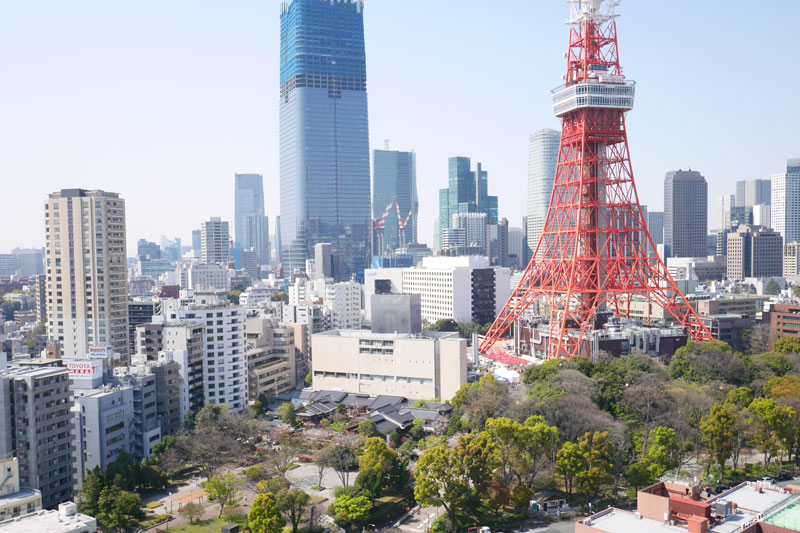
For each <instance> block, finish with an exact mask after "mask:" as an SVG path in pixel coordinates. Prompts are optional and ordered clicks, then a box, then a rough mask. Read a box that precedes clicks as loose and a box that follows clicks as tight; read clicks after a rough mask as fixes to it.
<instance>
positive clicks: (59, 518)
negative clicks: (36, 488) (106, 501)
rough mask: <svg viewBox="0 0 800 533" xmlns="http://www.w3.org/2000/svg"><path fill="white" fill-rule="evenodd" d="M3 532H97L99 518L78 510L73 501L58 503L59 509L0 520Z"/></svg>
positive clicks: (0, 528)
mask: <svg viewBox="0 0 800 533" xmlns="http://www.w3.org/2000/svg"><path fill="white" fill-rule="evenodd" d="M0 531H2V532H3V533H33V532H40V531H41V532H47V533H95V532H96V531H97V520H96V519H94V518H92V517H91V516H87V515H85V514H81V513H79V512H78V506H77V505H76V504H75V503H73V502H64V503H61V504H59V505H58V510H57V511H37V512H35V513H32V514H29V515H25V516H20V517H17V518H12V519H11V520H6V521H4V522H0Z"/></svg>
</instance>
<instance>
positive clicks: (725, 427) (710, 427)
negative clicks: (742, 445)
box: [700, 404, 736, 480]
mask: <svg viewBox="0 0 800 533" xmlns="http://www.w3.org/2000/svg"><path fill="white" fill-rule="evenodd" d="M735 423H736V420H735V418H734V416H733V413H731V412H730V410H728V408H726V407H723V406H722V405H719V404H717V405H714V406H713V407H712V408H711V413H710V414H709V416H707V417H703V419H702V421H701V422H700V431H701V432H702V435H703V437H702V442H703V447H704V448H705V450H706V452H707V453H708V455H709V464H710V463H711V462H712V460H713V461H714V462H716V463H717V464H718V465H719V479H720V480H722V479H723V477H724V476H725V461H727V460H728V459H730V457H731V455H732V454H733V446H734V425H735Z"/></svg>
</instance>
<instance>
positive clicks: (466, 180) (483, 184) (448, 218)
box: [439, 157, 497, 246]
mask: <svg viewBox="0 0 800 533" xmlns="http://www.w3.org/2000/svg"><path fill="white" fill-rule="evenodd" d="M471 165H472V162H471V161H470V159H469V158H468V157H451V158H450V159H449V160H448V162H447V171H448V176H447V189H440V190H439V246H442V233H443V232H444V230H446V229H450V228H451V227H452V225H453V221H452V218H453V215H454V214H457V213H486V223H487V224H497V196H489V174H488V172H487V171H485V170H483V169H482V168H481V164H480V163H478V165H477V168H476V170H470V167H471Z"/></svg>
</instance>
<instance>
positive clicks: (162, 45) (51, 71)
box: [0, 0, 800, 255]
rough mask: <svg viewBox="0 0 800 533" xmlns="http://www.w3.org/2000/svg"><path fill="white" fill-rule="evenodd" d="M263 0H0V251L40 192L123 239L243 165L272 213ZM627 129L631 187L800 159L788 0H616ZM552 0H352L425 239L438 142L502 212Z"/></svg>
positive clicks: (270, 4)
mask: <svg viewBox="0 0 800 533" xmlns="http://www.w3.org/2000/svg"><path fill="white" fill-rule="evenodd" d="M279 4H280V2H279V1H278V0H230V1H220V0H218V1H215V2H212V1H208V0H170V1H164V0H136V1H128V2H120V1H114V0H95V1H89V0H70V1H68V2H65V1H63V0H49V1H48V0H37V1H35V2H34V1H24V0H16V1H13V0H5V1H3V2H0V72H1V73H2V74H0V75H1V76H2V78H1V79H0V185H2V187H1V188H0V200H2V201H0V228H2V229H0V252H6V251H9V250H10V249H11V248H14V247H16V246H25V247H27V246H42V245H43V244H44V238H43V233H44V225H43V217H42V210H43V208H42V205H43V201H44V199H45V197H46V195H47V193H49V192H52V191H55V190H58V189H61V188H72V187H83V188H102V189H106V190H110V191H115V192H119V193H121V194H122V195H123V197H124V198H125V199H126V202H127V210H128V218H127V222H128V254H129V255H133V254H135V248H133V247H132V246H134V245H135V242H136V240H137V239H138V238H147V239H151V240H152V239H157V238H158V237H159V236H160V235H162V234H166V235H168V236H170V237H173V236H179V237H181V238H183V239H184V242H185V243H187V244H189V243H190V242H191V241H190V232H191V230H192V229H194V228H197V227H199V225H200V222H201V221H202V220H204V219H207V218H208V217H210V216H222V217H224V218H225V219H228V220H232V219H233V175H234V173H235V172H260V173H263V174H264V181H265V183H264V186H265V195H266V197H267V206H266V208H267V213H268V214H269V215H270V217H271V220H270V223H271V224H272V223H273V220H272V217H274V216H275V215H277V214H279V213H278V206H279V201H278V60H279V57H278V53H279V36H280V31H279V30H280V28H279ZM620 12H621V14H622V16H621V18H620V19H619V21H618V28H619V34H620V53H621V58H622V63H623V67H624V70H625V73H626V74H627V76H628V77H629V78H632V79H634V80H636V81H637V83H638V86H637V99H636V108H635V109H634V110H633V111H632V112H631V113H630V114H629V119H628V129H629V136H630V144H631V155H632V159H633V168H634V175H635V177H636V182H637V185H638V188H639V194H640V197H641V198H642V201H643V203H646V204H649V205H650V206H651V209H656V208H658V209H660V208H661V207H662V206H663V199H662V197H663V176H664V173H665V172H666V171H668V170H672V169H678V168H683V169H686V168H689V167H691V168H692V169H695V170H699V171H701V172H702V173H703V174H704V175H705V176H706V178H707V179H708V181H709V199H710V200H711V202H712V203H713V197H714V196H716V195H719V194H723V193H726V192H727V193H732V192H735V191H734V185H733V184H734V181H736V180H740V179H753V178H764V177H767V176H768V175H769V174H771V173H775V172H780V171H782V170H783V168H784V167H785V160H786V159H787V158H789V157H800V132H799V131H798V125H799V124H800V100H798V87H800V68H798V65H799V64H800V52H798V46H797V39H796V34H797V31H798V28H797V21H798V20H800V2H798V1H797V0H776V1H771V2H757V3H752V2H745V1H744V0H735V1H733V2H731V1H726V2H723V1H722V0H711V1H705V2H700V1H697V0H673V1H654V0H624V1H623V3H622V6H621V9H620ZM567 16H568V7H567V5H566V4H565V3H564V2H563V1H561V0H504V1H491V0H424V1H423V0H368V1H367V6H366V10H365V25H366V43H367V76H368V80H367V87H368V94H369V113H370V116H369V118H370V139H371V145H372V148H382V147H383V144H384V139H390V146H391V147H392V148H394V149H404V150H405V149H408V150H410V149H413V150H415V151H416V152H417V180H418V186H419V191H420V211H421V213H420V232H419V237H420V240H421V241H423V242H428V243H430V241H431V237H432V233H433V231H432V224H433V219H434V217H435V216H436V210H437V202H438V195H437V193H436V191H437V189H439V188H441V187H444V186H446V184H447V158H448V157H450V156H455V155H463V156H468V157H471V158H473V161H481V162H482V163H483V166H484V168H485V169H487V170H488V171H489V189H490V194H497V195H498V196H499V197H500V199H499V203H500V214H501V216H503V217H507V218H508V219H509V221H510V223H511V225H512V226H520V225H521V217H522V216H523V214H524V210H525V205H526V193H527V183H526V180H527V163H528V135H529V134H530V133H531V132H533V131H535V130H537V129H540V128H545V127H558V122H557V121H556V119H555V118H554V117H553V115H552V109H551V102H550V89H552V88H553V87H555V86H557V85H559V84H560V83H561V75H562V73H563V72H564V66H565V65H564V59H563V53H564V51H565V50H566V45H567V27H566V26H565V25H564V24H563V23H564V21H565V20H566V19H567Z"/></svg>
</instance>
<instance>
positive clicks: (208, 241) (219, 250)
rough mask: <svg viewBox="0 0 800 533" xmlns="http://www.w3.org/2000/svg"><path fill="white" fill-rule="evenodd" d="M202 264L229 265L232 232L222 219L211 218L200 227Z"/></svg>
mask: <svg viewBox="0 0 800 533" xmlns="http://www.w3.org/2000/svg"><path fill="white" fill-rule="evenodd" d="M200 245H201V251H200V262H201V263H227V262H228V258H229V256H230V249H231V244H230V231H229V229H228V223H227V222H224V221H223V220H222V219H221V218H220V217H211V218H210V219H209V220H207V221H206V222H203V225H202V226H201V227H200Z"/></svg>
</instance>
